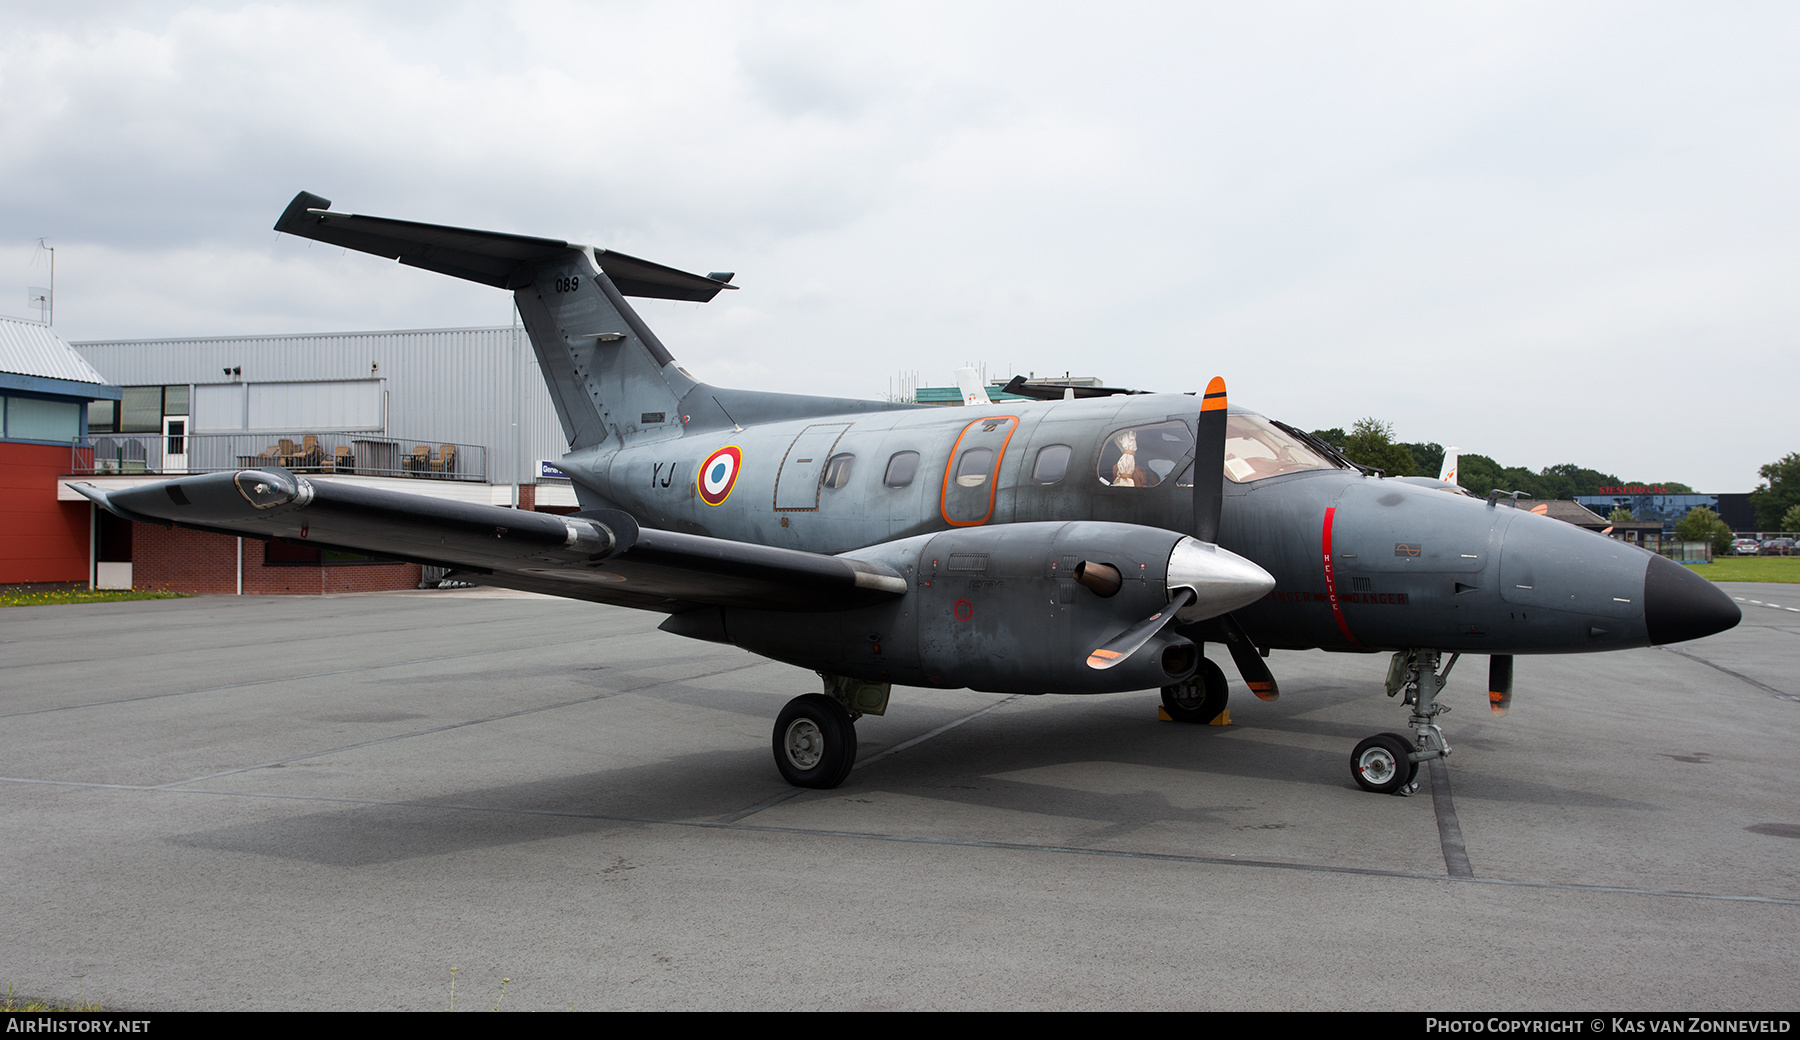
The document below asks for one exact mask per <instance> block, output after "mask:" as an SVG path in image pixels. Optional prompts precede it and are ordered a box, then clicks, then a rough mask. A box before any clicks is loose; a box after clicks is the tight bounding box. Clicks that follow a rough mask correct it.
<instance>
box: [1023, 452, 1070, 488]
mask: <svg viewBox="0 0 1800 1040" xmlns="http://www.w3.org/2000/svg"><path fill="white" fill-rule="evenodd" d="M1073 451H1074V449H1073V448H1071V447H1069V446H1068V445H1067V444H1050V445H1046V446H1045V447H1043V448H1040V449H1038V453H1037V462H1036V463H1035V464H1033V465H1032V467H1031V479H1032V480H1035V481H1037V482H1038V483H1040V484H1054V483H1056V482H1058V481H1060V480H1062V478H1063V477H1065V476H1067V475H1068V472H1069V455H1070V454H1071V453H1072V452H1073Z"/></svg>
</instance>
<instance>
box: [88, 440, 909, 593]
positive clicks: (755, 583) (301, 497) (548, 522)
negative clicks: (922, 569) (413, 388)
mask: <svg viewBox="0 0 1800 1040" xmlns="http://www.w3.org/2000/svg"><path fill="white" fill-rule="evenodd" d="M70 486H71V487H72V488H74V489H75V490H76V491H79V492H80V493H81V494H83V495H85V496H87V497H88V498H90V499H92V500H93V501H94V502H95V503H97V504H98V505H100V506H101V507H102V508H105V509H107V510H109V511H111V512H113V513H115V514H117V515H119V516H122V517H125V518H126V519H129V520H137V521H140V522H145V523H156V524H165V525H168V524H172V525H175V526H180V527H190V528H195V529H198V530H203V531H214V532H218V533H221V534H235V535H240V536H244V537H252V538H263V539H269V538H280V539H282V540H283V541H286V542H290V543H292V544H295V545H316V546H318V547H320V548H322V549H331V550H342V551H350V552H364V553H374V554H377V555H382V556H389V557H394V558H397V559H402V560H411V561H416V562H420V563H430V564H437V565H440V566H448V567H453V568H456V570H457V571H458V576H459V577H462V578H465V579H466V580H468V581H472V582H476V583H478V584H483V585H499V586H502V587H505V588H516V589H525V590H527V591H531V592H543V593H546V594H548V595H554V596H567V597H569V598H571V599H585V600H591V601H594V602H597V603H615V604H618V605H620V606H629V607H640V608H645V609H649V610H666V611H676V610H688V609H692V608H693V607H697V606H721V607H750V608H757V609H764V610H791V611H827V610H845V609H851V608H854V607H860V606H866V605H868V604H871V603H877V602H881V601H883V600H891V599H898V598H899V597H901V596H903V595H905V594H906V592H907V589H908V587H909V586H908V585H907V582H906V580H905V579H904V578H902V577H901V576H900V575H899V573H898V572H896V571H894V570H892V569H890V568H888V567H884V566H882V565H880V564H874V563H868V562H866V561H863V560H851V559H845V558H843V557H838V556H827V555H824V554H822V553H810V552H802V551H800V550H798V549H780V548H775V547H772V546H766V545H753V544H749V543H745V542H734V541H730V540H727V539H724V538H709V537H706V536H703V535H695V534H684V533H681V532H677V531H657V530H649V529H639V527H638V526H637V522H636V521H635V520H633V519H632V517H631V516H630V515H628V514H626V513H622V512H619V511H617V510H597V511H594V512H591V513H584V514H582V515H580V516H576V517H563V516H555V515H552V514H549V513H536V512H532V511H530V510H519V509H506V508H502V507H500V506H487V505H476V504H472V503H468V502H456V501H449V500H445V499H437V498H427V497H425V496H423V495H413V494H408V493H406V492H401V491H387V490H383V489H380V488H371V487H367V486H363V485H360V484H352V483H347V482H341V481H336V480H328V479H326V480H309V479H307V478H305V477H300V476H296V475H295V474H293V473H290V472H288V471H286V470H282V469H264V470H239V471H237V472H235V473H207V474H200V475H196V476H191V477H179V478H176V479H174V480H165V481H160V482H158V483H155V484H143V485H139V486H137V487H131V488H117V489H111V490H102V489H100V488H97V487H95V486H93V485H91V484H71V485H70Z"/></svg>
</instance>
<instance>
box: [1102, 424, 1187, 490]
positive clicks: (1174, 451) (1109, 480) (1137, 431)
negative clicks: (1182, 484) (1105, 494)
mask: <svg viewBox="0 0 1800 1040" xmlns="http://www.w3.org/2000/svg"><path fill="white" fill-rule="evenodd" d="M1193 455H1194V435H1193V433H1192V432H1191V431H1190V430H1189V429H1188V425H1187V423H1184V422H1182V421H1180V420H1179V419H1171V420H1169V421H1168V422H1160V423H1154V424H1152V425H1148V426H1133V427H1131V428H1130V429H1125V430H1119V431H1117V432H1116V433H1113V434H1112V435H1111V436H1109V437H1107V438H1106V443H1105V445H1103V446H1102V447H1101V449H1100V466H1099V471H1098V473H1097V474H1096V475H1097V476H1098V477H1099V478H1100V483H1102V484H1106V485H1108V486H1111V487H1135V488H1151V487H1156V486H1157V485H1158V484H1161V483H1163V482H1164V481H1167V480H1171V479H1173V478H1174V477H1175V476H1176V474H1177V473H1178V468H1180V467H1186V466H1187V464H1188V463H1189V462H1192V461H1193Z"/></svg>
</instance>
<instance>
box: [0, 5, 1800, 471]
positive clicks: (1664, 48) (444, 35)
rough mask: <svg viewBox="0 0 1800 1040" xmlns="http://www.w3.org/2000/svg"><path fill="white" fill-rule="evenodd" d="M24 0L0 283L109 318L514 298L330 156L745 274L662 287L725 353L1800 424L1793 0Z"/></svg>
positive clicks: (450, 197)
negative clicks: (365, 250)
mask: <svg viewBox="0 0 1800 1040" xmlns="http://www.w3.org/2000/svg"><path fill="white" fill-rule="evenodd" d="M77 7H78V8H79V10H80V12H81V13H79V14H78V13H74V12H73V10H70V9H73V8H77ZM370 8H373V9H370ZM3 10H4V16H5V24H6V26H7V30H8V31H7V32H6V33H5V35H4V36H3V37H0V142H4V147H0V178H3V179H0V183H3V184H4V185H5V191H4V192H3V193H0V313H6V314H11V315H15V316H27V317H32V316H35V315H36V313H37V312H36V311H35V310H32V309H30V308H29V307H28V306H27V303H26V298H27V294H26V288H27V286H30V285H45V284H47V282H48V270H47V265H46V263H45V258H44V256H43V255H42V254H41V253H39V252H38V251H37V239H38V238H39V237H40V236H42V237H44V238H46V239H47V240H48V241H49V243H50V244H51V245H53V246H55V247H56V290H57V314H56V329H57V331H58V332H59V333H60V334H62V335H63V336H64V337H65V338H68V339H71V340H82V339H97V338H123V337H130V338H140V337H146V338H147V337H161V336H213V335H230V334H241V333H288V332H310V331H344V330H357V329H390V328H420V327H443V326H464V325H500V324H506V323H507V322H508V321H509V320H510V315H511V311H510V306H511V304H510V298H509V297H508V296H507V294H505V293H502V292H500V291H499V290H495V289H490V288H486V287H482V286H478V285H474V284H472V283H467V282H461V281H457V280H454V279H449V278H444V277H441V276H438V275H433V274H429V273H426V272H422V271H418V270H414V269H410V268H402V267H399V266H398V265H396V264H393V263H391V262H386V261H381V260H377V259H375V258H372V257H366V256H362V255H359V254H347V253H345V252H344V251H342V250H337V249H332V248H329V247H325V246H323V245H317V244H312V243H307V242H304V241H301V240H298V239H292V238H289V237H287V236H277V235H276V234H275V233H274V232H273V231H271V230H270V226H271V225H272V224H273V223H274V221H275V218H276V216H277V215H279V214H280V212H281V210H282V208H283V207H284V206H285V205H286V204H287V202H288V200H289V199H290V198H292V197H293V195H294V193H295V192H296V191H299V190H301V189H305V190H308V191H313V192H316V193H318V194H321V195H324V196H325V197H327V198H330V199H332V200H333V202H334V208H337V209H341V210H346V211H350V212H358V213H370V214H377V215H381V216H392V217H401V218H406V219H413V220H424V221H431V222H437V223H447V224H457V225H463V226H470V227H479V228H490V229H495V230H504V231H514V232H520V233H524V234H533V235H542V236H546V237H552V238H566V239H570V240H573V241H578V242H587V243H591V244H594V245H600V246H605V247H607V248H611V249H618V250H621V251H624V252H627V253H632V254H636V255H639V256H643V257H646V258H648V259H652V260H656V261H659V262H662V263H666V264H670V265H673V266H676V267H681V268H684V269H688V270H694V271H702V272H704V271H710V270H732V271H736V272H737V273H738V276H737V283H738V284H739V285H741V286H742V289H741V290H740V291H738V292H735V293H729V294H726V295H724V296H721V297H720V298H719V299H718V300H716V301H715V302H713V303H711V304H681V303H669V302H662V301H644V302H643V304H642V306H641V310H642V311H643V313H644V314H645V316H646V318H647V319H648V320H649V321H650V322H651V324H652V325H653V326H654V327H655V328H656V329H657V330H658V332H659V334H660V335H661V336H662V338H663V340H664V342H665V343H667V344H668V346H669V348H670V350H671V351H672V352H673V353H674V354H675V356H676V357H677V358H678V359H679V360H680V361H681V362H682V363H683V364H684V365H685V366H686V367H687V368H688V369H689V370H690V371H692V372H694V373H695V374H696V375H697V376H699V377H700V378H702V379H705V380H707V381H709V382H714V383H720V384H726V385H736V386H746V387H752V388H766V389H776V388H780V389H784V390H791V391H796V392H801V393H819V394H834V395H843V396H854V397H877V396H881V395H883V394H885V393H886V392H887V391H888V389H889V386H890V383H891V382H892V381H893V380H894V378H895V377H896V376H897V375H898V374H900V373H902V372H905V373H912V372H915V371H916V372H918V373H920V374H921V376H922V377H923V381H924V382H925V383H926V384H928V385H931V384H938V385H942V384H946V383H948V382H950V378H951V377H950V370H951V369H952V368H953V367H955V366H957V365H960V364H964V363H969V362H973V363H977V364H985V365H986V366H987V369H988V371H989V373H990V375H1005V374H1007V372H1009V371H1019V372H1027V371H1035V372H1037V373H1040V374H1044V373H1051V372H1054V373H1061V372H1064V371H1073V372H1076V373H1077V374H1092V375H1098V376H1100V377H1102V378H1103V379H1105V380H1106V381H1107V382H1109V383H1112V384H1116V385H1126V386H1134V387H1142V388H1146V389H1156V390H1169V391H1188V390H1197V389H1199V388H1200V387H1202V386H1203V385H1204V384H1205V382H1206V380H1207V378H1208V377H1210V376H1212V375H1214V374H1219V375H1223V376H1224V377H1225V379H1226V381H1227V383H1228V384H1229V386H1230V389H1231V393H1232V398H1233V400H1234V401H1235V402H1237V403H1240V404H1245V405H1248V406H1250V407H1252V408H1255V409H1257V410H1258V411H1262V412H1265V413H1267V414H1270V415H1273V416H1275V417H1277V418H1281V419H1284V420H1286V421H1288V422H1291V423H1294V424H1296V425H1300V426H1303V427H1307V428H1321V427H1331V426H1348V425H1349V424H1350V423H1352V422H1353V421H1355V420H1356V419H1357V418H1359V417H1361V416H1365V415H1373V416H1377V417H1380V418H1383V419H1386V420H1388V421H1391V422H1392V423H1393V424H1394V427H1395V432H1396V434H1397V436H1398V437H1399V438H1400V439H1403V440H1433V441H1439V442H1441V443H1445V444H1455V445H1458V446H1460V447H1461V448H1462V449H1463V450H1464V451H1470V452H1480V453H1482V454H1486V455H1491V456H1493V457H1495V458H1497V459H1499V460H1500V461H1501V462H1503V463H1506V464H1510V465H1525V466H1530V467H1532V468H1534V469H1536V468H1540V467H1543V466H1547V465H1551V464H1554V463H1559V462H1567V461H1572V462H1578V463H1582V464H1585V465H1590V466H1593V467H1596V468H1598V469H1602V470H1607V471H1612V472H1616V473H1618V474H1619V475H1620V476H1622V477H1624V478H1626V479H1633V480H1652V479H1656V480H1679V481H1684V482H1686V483H1689V484H1692V485H1694V486H1695V487H1697V488H1700V489H1702V490H1710V491H1746V490H1749V489H1750V488H1751V487H1752V486H1753V485H1754V484H1755V483H1756V481H1757V479H1758V478H1757V475H1756V469H1757V467H1758V466H1759V465H1761V464H1763V463H1766V462H1769V461H1772V460H1774V459H1776V458H1778V457H1780V456H1781V455H1783V454H1785V453H1787V452H1790V451H1796V450H1800V418H1797V416H1796V407H1795V406H1796V397H1797V395H1796V392H1795V389H1796V386H1797V385H1800V350H1796V349H1795V339H1796V330H1797V329H1800V291H1797V290H1796V284H1797V282H1800V277H1797V276H1800V226H1797V225H1800V220H1797V219H1796V217H1797V215H1800V202H1797V201H1796V196H1797V194H1800V161H1797V159H1800V147H1797V146H1800V141H1797V136H1800V59H1797V58H1796V55H1797V54H1800V7H1797V6H1795V5H1793V4H1778V3H1769V4H1705V5H1702V4H1691V3H1690V4H1682V5H1669V4H1656V3H1643V2H1632V3H1618V4H1582V3H1568V2H1557V3H1545V4H1538V5H1533V4H1527V3H1507V4H1496V5H1480V4H1474V3H1455V4H1446V3H1421V4H1376V3H1356V4H1349V3H1328V4H1299V3H1295V4H1244V3H1221V4H1210V5H1209V4H1199V3H1182V4H1171V5H1162V4H1122V5H1121V4H1114V5H1104V6H1103V5H1095V4H1091V3H1090V4H1080V5H1056V4H1049V3H1042V2H1036V3H1030V4H1016V5H1004V4H980V3H976V4H971V3H956V4H945V5H933V4H928V3H919V2H908V3H904V4H901V3H891V4H872V5H854V4H847V3H829V4H816V5H814V4H777V3H755V4H724V3H721V4H710V3H673V2H668V3H654V4H650V3H641V2H640V3H629V4H603V3H582V4H557V3H541V4H505V3H498V2H493V0H487V2H483V3H479V4H476V3H471V4H454V3H443V2H436V3H429V4H419V5H416V6H415V5H403V4H385V5H363V4H354V5H333V4H326V3H306V4H295V5H285V4H255V5H244V4H230V3H218V4H191V5H177V4H107V3H104V2H92V0H90V2H87V3H83V4H81V5H62V4H44V3H36V2H34V3H31V4H28V5H27V4H11V3H8V4H5V5H4V8H3ZM65 11H68V13H65ZM8 282H10V283H11V285H10V287H9V286H8V285H7V283H8ZM8 299H10V300H11V302H10V303H8V302H6V301H7V300H8Z"/></svg>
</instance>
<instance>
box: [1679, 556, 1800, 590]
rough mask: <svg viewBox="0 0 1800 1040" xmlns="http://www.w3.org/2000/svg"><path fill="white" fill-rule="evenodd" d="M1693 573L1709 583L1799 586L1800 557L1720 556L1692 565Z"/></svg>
mask: <svg viewBox="0 0 1800 1040" xmlns="http://www.w3.org/2000/svg"><path fill="white" fill-rule="evenodd" d="M1692 569H1693V572H1694V573H1695V574H1698V575H1700V576H1701V577H1702V578H1706V579H1708V580H1710V581H1783V582H1789V583H1792V584H1800V556H1721V557H1719V558H1718V559H1716V560H1714V561H1713V562H1711V563H1697V564H1694V565H1693V567H1692Z"/></svg>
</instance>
